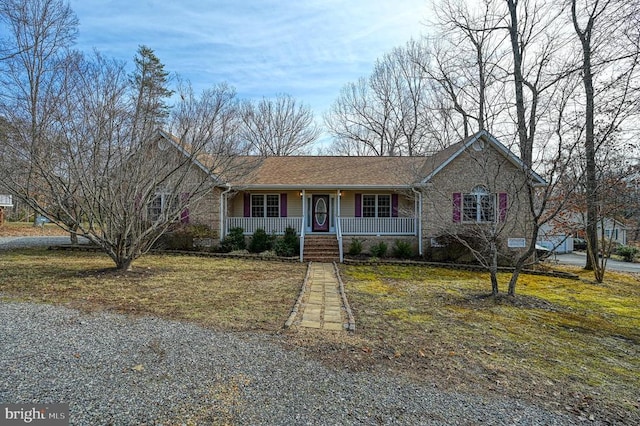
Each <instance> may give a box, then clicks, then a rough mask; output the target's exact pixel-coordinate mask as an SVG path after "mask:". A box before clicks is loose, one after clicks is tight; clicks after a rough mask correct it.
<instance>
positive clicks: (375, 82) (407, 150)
mask: <svg viewBox="0 0 640 426" xmlns="http://www.w3.org/2000/svg"><path fill="white" fill-rule="evenodd" d="M416 58H422V60H425V59H426V58H428V55H427V53H426V45H425V44H424V43H422V42H418V41H414V40H410V41H409V42H408V43H407V44H406V45H405V46H404V47H401V48H395V49H393V50H392V51H391V52H389V53H387V54H385V55H384V56H383V57H382V58H381V59H379V60H378V61H376V64H375V66H374V69H373V72H372V74H371V75H370V76H369V77H368V78H360V79H358V81H357V82H355V83H348V84H347V85H345V86H344V87H343V89H342V91H341V93H340V96H339V97H338V99H337V100H336V101H335V102H334V103H333V105H332V107H331V109H330V111H329V112H328V113H327V114H326V115H325V123H326V125H327V127H328V128H329V130H330V132H331V133H332V134H333V136H334V137H335V138H336V140H337V145H336V148H338V151H341V153H344V154H358V155H377V156H383V155H417V154H420V153H422V152H424V151H425V150H428V148H429V146H428V145H429V142H430V141H429V139H428V137H429V134H428V131H427V129H428V121H429V116H428V115H427V114H426V112H427V108H426V105H427V95H428V92H427V86H428V84H429V82H428V80H427V79H426V78H425V76H424V75H423V70H422V67H423V64H422V63H419V62H418V61H417V60H416ZM345 149H346V150H347V151H345Z"/></svg>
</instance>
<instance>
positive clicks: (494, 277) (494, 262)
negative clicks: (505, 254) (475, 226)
mask: <svg viewBox="0 0 640 426" xmlns="http://www.w3.org/2000/svg"><path fill="white" fill-rule="evenodd" d="M489 273H490V275H491V294H492V295H493V296H494V297H495V296H497V295H498V293H499V292H500V291H499V289H498V247H497V245H496V242H495V241H491V267H490V269H489Z"/></svg>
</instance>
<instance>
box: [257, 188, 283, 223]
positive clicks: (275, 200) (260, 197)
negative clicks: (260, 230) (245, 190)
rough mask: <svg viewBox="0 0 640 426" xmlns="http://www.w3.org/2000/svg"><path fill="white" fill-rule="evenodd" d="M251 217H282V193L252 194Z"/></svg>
mask: <svg viewBox="0 0 640 426" xmlns="http://www.w3.org/2000/svg"><path fill="white" fill-rule="evenodd" d="M251 217H280V195H278V194H252V195H251Z"/></svg>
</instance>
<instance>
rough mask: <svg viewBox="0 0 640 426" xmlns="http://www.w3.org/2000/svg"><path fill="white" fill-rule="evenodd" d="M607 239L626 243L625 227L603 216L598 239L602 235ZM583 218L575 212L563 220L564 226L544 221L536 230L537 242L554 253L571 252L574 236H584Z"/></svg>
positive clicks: (617, 242)
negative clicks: (569, 218)
mask: <svg viewBox="0 0 640 426" xmlns="http://www.w3.org/2000/svg"><path fill="white" fill-rule="evenodd" d="M603 224H604V238H605V239H606V240H607V241H612V242H613V243H615V244H620V245H627V228H626V226H625V224H624V223H622V222H620V221H619V220H616V219H611V218H605V219H603V220H601V221H600V222H599V223H598V239H599V240H601V239H602V237H603V229H602V228H603ZM585 227H586V226H585V223H584V219H583V218H582V215H580V214H575V215H574V216H573V219H571V220H569V221H567V220H565V225H564V226H559V225H557V224H556V223H554V222H549V223H545V224H544V225H542V226H541V227H540V231H539V232H538V241H537V243H538V244H539V245H541V246H543V247H546V248H548V249H549V250H551V251H555V252H556V253H559V254H560V253H571V252H573V239H574V237H577V236H580V237H584V229H585Z"/></svg>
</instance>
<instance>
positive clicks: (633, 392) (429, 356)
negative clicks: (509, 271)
mask: <svg viewBox="0 0 640 426" xmlns="http://www.w3.org/2000/svg"><path fill="white" fill-rule="evenodd" d="M342 271H343V274H344V277H345V284H346V287H347V291H348V297H349V301H350V303H351V305H352V308H353V311H354V314H355V317H356V324H357V327H358V329H357V330H358V331H357V334H358V338H359V339H360V340H359V341H358V342H357V345H361V347H360V348H357V347H355V348H354V347H352V348H350V351H351V353H353V354H355V355H354V356H353V357H354V358H357V360H358V361H357V363H356V364H360V365H362V364H367V363H369V364H380V363H382V364H385V365H389V366H391V368H396V367H397V368H398V369H399V370H400V371H403V372H405V373H406V372H410V374H412V375H414V376H415V377H417V378H428V379H429V380H434V381H436V382H437V383H439V384H441V385H443V386H452V387H455V388H457V389H464V390H468V391H473V392H478V391H486V392H489V393H491V392H496V393H500V394H508V395H512V396H515V397H518V398H526V399H532V400H536V401H543V402H544V403H545V404H547V405H548V406H549V407H550V408H552V409H553V408H556V409H559V410H561V411H565V410H569V411H571V412H573V413H575V414H578V415H581V416H583V417H585V418H589V416H590V415H593V416H594V417H596V418H599V419H603V418H606V419H609V420H614V421H622V422H625V423H626V422H630V423H635V422H636V421H640V414H639V405H640V400H639V399H638V389H640V374H639V372H640V352H639V345H640V280H639V279H638V277H634V276H632V275H628V274H616V273H613V272H611V273H608V274H607V277H608V280H607V281H606V282H605V283H604V284H601V285H598V284H594V283H592V282H590V281H587V280H581V281H575V280H566V279H558V278H549V277H542V276H533V275H523V276H522V277H521V279H520V283H519V288H518V291H519V296H518V297H517V298H516V299H514V300H512V299H509V298H507V297H502V298H497V299H494V298H492V297H489V296H488V293H489V292H490V284H489V278H488V275H486V274H482V273H473V272H463V271H453V270H447V269H439V268H429V267H398V266H379V267H376V266H373V267H367V266H345V267H343V268H342ZM508 278H509V276H508V275H503V276H501V277H500V280H501V281H500V282H501V285H502V286H503V287H506V283H507V282H508ZM346 352H348V351H346Z"/></svg>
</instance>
